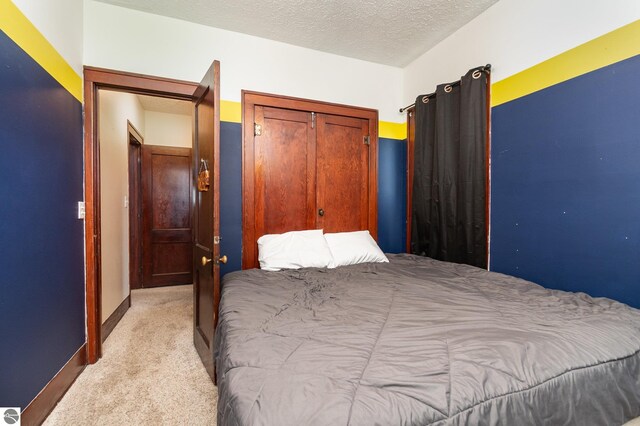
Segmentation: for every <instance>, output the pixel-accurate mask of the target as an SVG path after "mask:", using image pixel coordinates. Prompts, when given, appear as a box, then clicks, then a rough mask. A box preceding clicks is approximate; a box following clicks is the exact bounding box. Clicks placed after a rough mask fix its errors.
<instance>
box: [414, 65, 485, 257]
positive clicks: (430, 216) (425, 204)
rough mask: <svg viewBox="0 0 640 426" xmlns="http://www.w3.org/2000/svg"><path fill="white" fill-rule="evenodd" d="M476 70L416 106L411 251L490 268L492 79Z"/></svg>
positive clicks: (425, 96) (438, 90)
mask: <svg viewBox="0 0 640 426" xmlns="http://www.w3.org/2000/svg"><path fill="white" fill-rule="evenodd" d="M487 73H488V70H485V67H480V68H474V69H472V70H469V72H468V73H467V74H466V75H465V76H464V77H462V79H461V80H460V82H459V83H453V84H441V85H439V86H438V87H437V89H436V92H435V94H432V95H424V96H418V98H417V99H416V103H415V120H416V121H415V149H414V174H413V199H412V222H411V252H412V253H414V254H419V255H422V256H428V257H431V258H434V259H438V260H445V261H448V262H455V263H466V264H469V265H474V266H478V267H482V268H486V266H487V231H486V229H487V227H486V223H487V217H486V201H487V194H486V168H487V164H486V157H487V155H486V154H487V79H488V75H487Z"/></svg>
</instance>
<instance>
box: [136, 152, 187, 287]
mask: <svg viewBox="0 0 640 426" xmlns="http://www.w3.org/2000/svg"><path fill="white" fill-rule="evenodd" d="M191 167H192V162H191V148H178V147H167V146H156V145H142V175H143V179H142V180H143V183H142V204H143V221H142V223H143V244H144V246H143V250H142V256H143V280H142V286H143V287H158V286H165V285H176V284H191V283H192V282H193V263H192V256H193V248H192V245H191V239H192V237H191V232H192V229H191V211H192V210H191V207H192V206H191V191H192V180H191Z"/></svg>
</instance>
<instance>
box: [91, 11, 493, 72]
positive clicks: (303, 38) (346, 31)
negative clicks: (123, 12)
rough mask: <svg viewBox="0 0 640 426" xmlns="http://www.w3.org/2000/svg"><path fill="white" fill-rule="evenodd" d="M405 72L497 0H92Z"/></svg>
mask: <svg viewBox="0 0 640 426" xmlns="http://www.w3.org/2000/svg"><path fill="white" fill-rule="evenodd" d="M99 1H102V2H103V3H110V4H115V5H119V6H124V7H127V8H130V9H137V10H141V11H144V12H149V13H154V14H158V15H164V16H170V17H174V18H178V19H182V20H186V21H191V22H196V23H199V24H204V25H209V26H212V27H217V28H222V29H226V30H231V31H236V32H240V33H245V34H251V35H255V36H258V37H263V38H267V39H271V40H277V41H282V42H285V43H289V44H294V45H297V46H303V47H308V48H311V49H315V50H320V51H324V52H329V53H335V54H337V55H342V56H348V57H352V58H358V59H363V60H366V61H371V62H378V63H382V64H387V65H392V66H397V67H404V66H405V65H407V64H409V63H410V62H411V61H412V60H414V59H416V58H417V57H418V56H420V55H421V54H422V53H424V52H426V51H427V50H429V49H430V48H431V47H433V46H435V45H436V44H437V43H438V42H440V41H442V40H443V39H445V38H446V37H447V36H448V35H450V34H452V33H453V32H455V31H456V30H457V29H458V28H460V27H462V26H463V25H464V24H466V23H467V22H469V21H470V20H472V19H473V18H474V17H476V16H478V15H479V14H480V13H482V12H483V11H484V10H486V9H487V8H488V7H489V6H491V5H492V4H494V3H496V2H497V1H498V0H326V1H325V0H231V1H229V0H99Z"/></svg>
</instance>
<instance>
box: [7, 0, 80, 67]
mask: <svg viewBox="0 0 640 426" xmlns="http://www.w3.org/2000/svg"><path fill="white" fill-rule="evenodd" d="M12 1H13V3H14V4H15V5H16V6H17V7H18V9H20V11H21V12H22V13H24V15H25V16H26V17H27V18H28V19H29V21H31V23H32V24H33V25H34V26H35V27H36V28H37V29H38V30H39V31H40V32H41V33H42V35H44V37H45V38H46V39H47V40H48V41H49V43H51V45H52V46H53V47H54V48H55V49H56V50H57V51H58V53H60V55H61V56H62V57H63V58H64V59H65V60H66V61H67V62H68V63H69V65H71V67H72V68H73V69H74V71H75V72H77V73H78V75H82V31H83V25H82V21H83V0H56V1H35V0H12Z"/></svg>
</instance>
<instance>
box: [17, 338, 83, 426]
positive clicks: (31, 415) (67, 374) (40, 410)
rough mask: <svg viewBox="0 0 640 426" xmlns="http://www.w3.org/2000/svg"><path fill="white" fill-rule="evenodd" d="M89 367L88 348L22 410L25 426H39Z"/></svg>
mask: <svg viewBox="0 0 640 426" xmlns="http://www.w3.org/2000/svg"><path fill="white" fill-rule="evenodd" d="M86 365H87V346H86V343H85V344H83V345H82V346H81V347H80V349H78V350H77V351H76V353H75V354H73V356H72V357H71V359H69V361H67V363H66V364H65V365H64V367H62V368H61V369H60V371H58V373H57V374H56V375H55V376H54V377H53V379H51V380H50V381H49V383H47V385H46V386H45V387H44V389H42V390H41V391H40V393H39V394H38V395H37V396H36V397H35V398H34V399H33V401H31V402H30V403H29V405H27V407H26V408H25V409H24V410H22V415H21V416H20V417H21V420H22V425H23V426H31V425H39V424H42V422H44V420H45V419H46V418H47V416H48V415H49V414H50V413H51V411H53V409H54V408H55V406H56V405H57V404H58V402H59V401H60V400H61V399H62V397H63V396H64V394H65V393H67V391H68V390H69V388H70V387H71V385H72V384H73V382H75V380H76V379H77V378H78V376H79V375H80V373H82V370H84V368H85V366H86Z"/></svg>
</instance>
